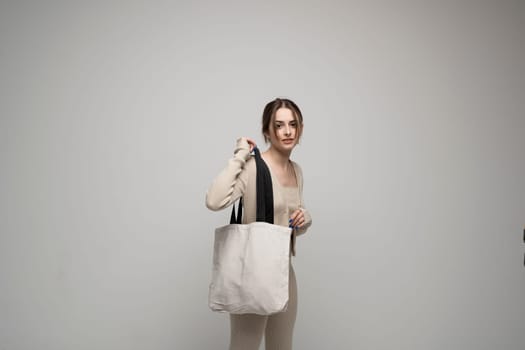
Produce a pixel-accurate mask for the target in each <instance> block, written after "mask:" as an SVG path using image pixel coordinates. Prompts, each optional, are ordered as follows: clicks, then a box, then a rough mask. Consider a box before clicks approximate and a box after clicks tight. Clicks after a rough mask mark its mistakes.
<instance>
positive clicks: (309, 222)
mask: <svg viewBox="0 0 525 350" xmlns="http://www.w3.org/2000/svg"><path fill="white" fill-rule="evenodd" d="M295 165H296V169H297V171H298V173H299V174H298V175H299V176H298V179H299V196H300V202H301V205H300V207H299V209H300V210H301V211H302V212H303V215H304V224H303V225H302V226H301V227H299V229H297V230H296V231H295V233H296V235H297V236H299V235H302V234H303V233H305V232H306V231H307V230H308V228H309V227H310V226H312V216H311V215H310V211H308V209H306V208H305V207H304V201H303V171H302V169H301V167H300V166H299V164H297V163H295Z"/></svg>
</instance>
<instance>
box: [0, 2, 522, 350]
mask: <svg viewBox="0 0 525 350" xmlns="http://www.w3.org/2000/svg"><path fill="white" fill-rule="evenodd" d="M0 60H1V70H0V74H1V76H0V89H1V90H0V115H1V120H0V127H1V131H0V145H1V153H0V154H1V155H0V157H1V158H0V167H1V172H0V180H1V183H0V191H1V192H0V198H1V199H0V204H1V207H0V229H1V235H0V349H1V350H19V349H42V350H44V349H50V350H51V349H53V350H61V349H86V350H87V349H89V350H92V349H108V350H119V349H122V350H124V349H126V350H129V349H156V350H157V349H159V350H160V349H225V348H226V346H227V343H228V332H229V324H228V318H227V316H226V315H221V314H214V313H212V312H211V311H209V310H208V308H207V288H208V283H209V278H210V274H211V253H212V244H213V228H214V227H215V226H218V225H222V224H224V223H226V222H227V220H228V214H229V213H228V211H224V212H220V213H213V212H210V211H208V210H207V209H206V208H205V206H204V196H205V192H206V189H207V187H208V185H209V184H210V183H211V181H212V179H213V178H214V176H215V175H216V174H217V173H218V172H219V171H220V169H221V168H222V167H223V166H224V165H225V164H226V161H227V159H228V158H229V157H231V155H232V152H233V146H234V143H235V139H236V138H237V137H239V136H243V135H246V136H252V137H255V138H256V139H257V140H258V141H259V143H260V144H261V145H262V137H261V136H260V133H259V123H260V115H261V113H262V109H263V107H264V104H265V103H266V102H268V101H269V100H271V99H273V98H275V97H276V96H284V97H289V98H292V99H293V100H295V101H296V102H297V103H298V104H299V106H300V107H301V108H302V110H303V113H304V117H305V133H304V139H303V142H302V144H301V145H300V146H299V147H298V148H297V149H296V152H295V153H294V154H293V158H294V159H295V160H296V161H298V162H299V163H300V164H301V165H302V167H303V171H304V175H305V190H304V195H305V200H306V204H307V206H308V208H309V209H310V210H311V212H312V215H313V219H314V224H313V226H312V228H311V230H310V231H309V233H308V234H307V235H305V236H302V237H301V238H300V239H299V242H298V256H297V258H296V259H295V261H294V265H295V268H296V271H297V276H298V282H299V298H300V300H299V303H300V305H299V315H298V321H297V324H296V332H295V344H296V346H295V348H296V349H359V350H363V349H373V350H380V349H458V350H459V349H506V350H512V349H515V350H521V349H523V348H524V346H525V345H524V344H525V332H524V325H525V300H524V297H525V293H524V292H525V268H524V267H523V255H524V252H525V245H524V244H523V241H522V229H523V225H524V224H525V186H524V179H525V156H524V150H525V137H524V134H525V3H524V2H523V1H499V0H498V1H496V0H495V1H303V2H293V3H292V2H275V3H271V2H268V1H264V2H262V1H260V2H249V1H243V2H241V1H239V2H235V3H234V2H224V1H222V2H218V1H217V2H212V1H210V2H207V3H205V2H190V1H177V2H175V1H174V2H169V1H148V2H146V1H145V2H143V3H142V2H130V1H122V2H107V1H105V2H100V3H96V2H83V3H73V2H66V1H63V2H59V1H47V2H45V3H44V2H43V1H2V3H1V5H0Z"/></svg>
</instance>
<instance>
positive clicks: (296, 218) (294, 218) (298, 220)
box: [288, 209, 305, 229]
mask: <svg viewBox="0 0 525 350" xmlns="http://www.w3.org/2000/svg"><path fill="white" fill-rule="evenodd" d="M304 221H305V219H304V213H303V211H302V210H301V209H297V210H296V211H294V212H293V213H292V215H291V216H290V219H289V220H288V226H289V227H291V228H295V229H298V228H301V226H303V225H304Z"/></svg>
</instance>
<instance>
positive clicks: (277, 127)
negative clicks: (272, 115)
mask: <svg viewBox="0 0 525 350" xmlns="http://www.w3.org/2000/svg"><path fill="white" fill-rule="evenodd" d="M282 126H283V124H281V123H275V128H276V129H280V128H281V127H282Z"/></svg>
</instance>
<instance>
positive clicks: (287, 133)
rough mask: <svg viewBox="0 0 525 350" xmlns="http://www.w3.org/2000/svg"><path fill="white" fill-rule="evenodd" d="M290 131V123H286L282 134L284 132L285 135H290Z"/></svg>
mask: <svg viewBox="0 0 525 350" xmlns="http://www.w3.org/2000/svg"><path fill="white" fill-rule="evenodd" d="M291 133H292V130H291V128H290V125H286V126H285V129H284V134H285V135H286V136H290V134H291Z"/></svg>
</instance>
